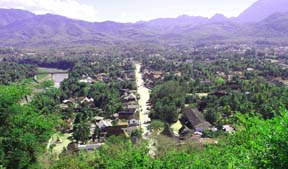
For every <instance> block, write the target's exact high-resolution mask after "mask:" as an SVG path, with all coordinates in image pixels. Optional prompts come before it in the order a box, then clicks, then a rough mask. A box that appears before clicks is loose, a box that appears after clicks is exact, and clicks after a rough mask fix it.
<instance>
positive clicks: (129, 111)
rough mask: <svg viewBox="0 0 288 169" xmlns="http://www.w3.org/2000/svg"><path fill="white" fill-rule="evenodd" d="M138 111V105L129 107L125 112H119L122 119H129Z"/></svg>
mask: <svg viewBox="0 0 288 169" xmlns="http://www.w3.org/2000/svg"><path fill="white" fill-rule="evenodd" d="M137 111H138V105H127V107H126V109H125V110H124V111H121V112H119V118H120V119H129V118H131V117H132V116H133V115H134V114H135V113H136V112H137Z"/></svg>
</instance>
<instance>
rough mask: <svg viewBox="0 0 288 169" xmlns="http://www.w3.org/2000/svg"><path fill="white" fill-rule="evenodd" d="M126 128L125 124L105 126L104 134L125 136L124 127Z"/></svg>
mask: <svg viewBox="0 0 288 169" xmlns="http://www.w3.org/2000/svg"><path fill="white" fill-rule="evenodd" d="M125 128H127V126H126V125H119V126H109V127H106V129H105V131H106V136H107V137H109V136H125V131H124V129H125Z"/></svg>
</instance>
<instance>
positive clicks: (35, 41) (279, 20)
mask: <svg viewBox="0 0 288 169" xmlns="http://www.w3.org/2000/svg"><path fill="white" fill-rule="evenodd" d="M287 27H288V1H287V0H259V1H258V2H256V3H255V4H253V5H252V6H251V7H249V8H248V9H247V10H245V11H244V12H243V13H242V14H240V16H239V17H237V18H231V19H228V18H226V17H225V16H223V15H221V14H216V15H215V16H214V17H212V18H211V19H209V18H205V17H194V16H185V15H183V16H180V17H178V18H162V19H155V20H151V21H148V22H137V23H134V24H132V23H116V22H110V21H107V22H96V23H91V22H85V21H80V20H74V19H69V18H66V17H63V16H58V15H52V14H47V15H35V14H33V13H31V12H28V11H23V10H16V9H0V45H1V46H16V47H48V46H49V47H59V46H78V45H117V44H127V43H134V44H135V43H149V44H166V45H167V44H168V45H171V44H173V45H175V44H176V45H177V44H178V45H180V44H188V43H189V44H191V43H199V42H201V43H202V42H210V43H225V42H231V41H233V42H235V41H236V42H238V41H239V42H261V43H266V42H267V43H271V42H285V38H287V37H288V29H287ZM265 41H266V42H265Z"/></svg>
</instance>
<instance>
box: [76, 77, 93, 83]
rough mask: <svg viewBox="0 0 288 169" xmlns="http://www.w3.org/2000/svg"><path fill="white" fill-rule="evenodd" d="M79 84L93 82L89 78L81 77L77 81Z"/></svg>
mask: <svg viewBox="0 0 288 169" xmlns="http://www.w3.org/2000/svg"><path fill="white" fill-rule="evenodd" d="M79 82H80V83H89V84H91V83H94V82H95V81H94V80H93V79H92V78H91V77H89V76H82V79H81V80H79Z"/></svg>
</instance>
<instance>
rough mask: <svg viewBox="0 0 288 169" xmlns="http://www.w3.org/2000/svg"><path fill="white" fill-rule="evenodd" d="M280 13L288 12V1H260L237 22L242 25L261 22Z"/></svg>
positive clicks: (238, 18) (242, 14)
mask: <svg viewBox="0 0 288 169" xmlns="http://www.w3.org/2000/svg"><path fill="white" fill-rule="evenodd" d="M279 12H288V0H258V1H257V2H255V3H254V4H253V5H252V6H251V7H249V8H248V9H246V10H245V11H244V12H243V13H241V14H240V15H239V16H238V17H237V18H235V21H238V22H242V23H244V22H246V23H247V22H259V21H261V20H263V19H265V18H267V17H268V16H270V15H272V14H274V13H279Z"/></svg>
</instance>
